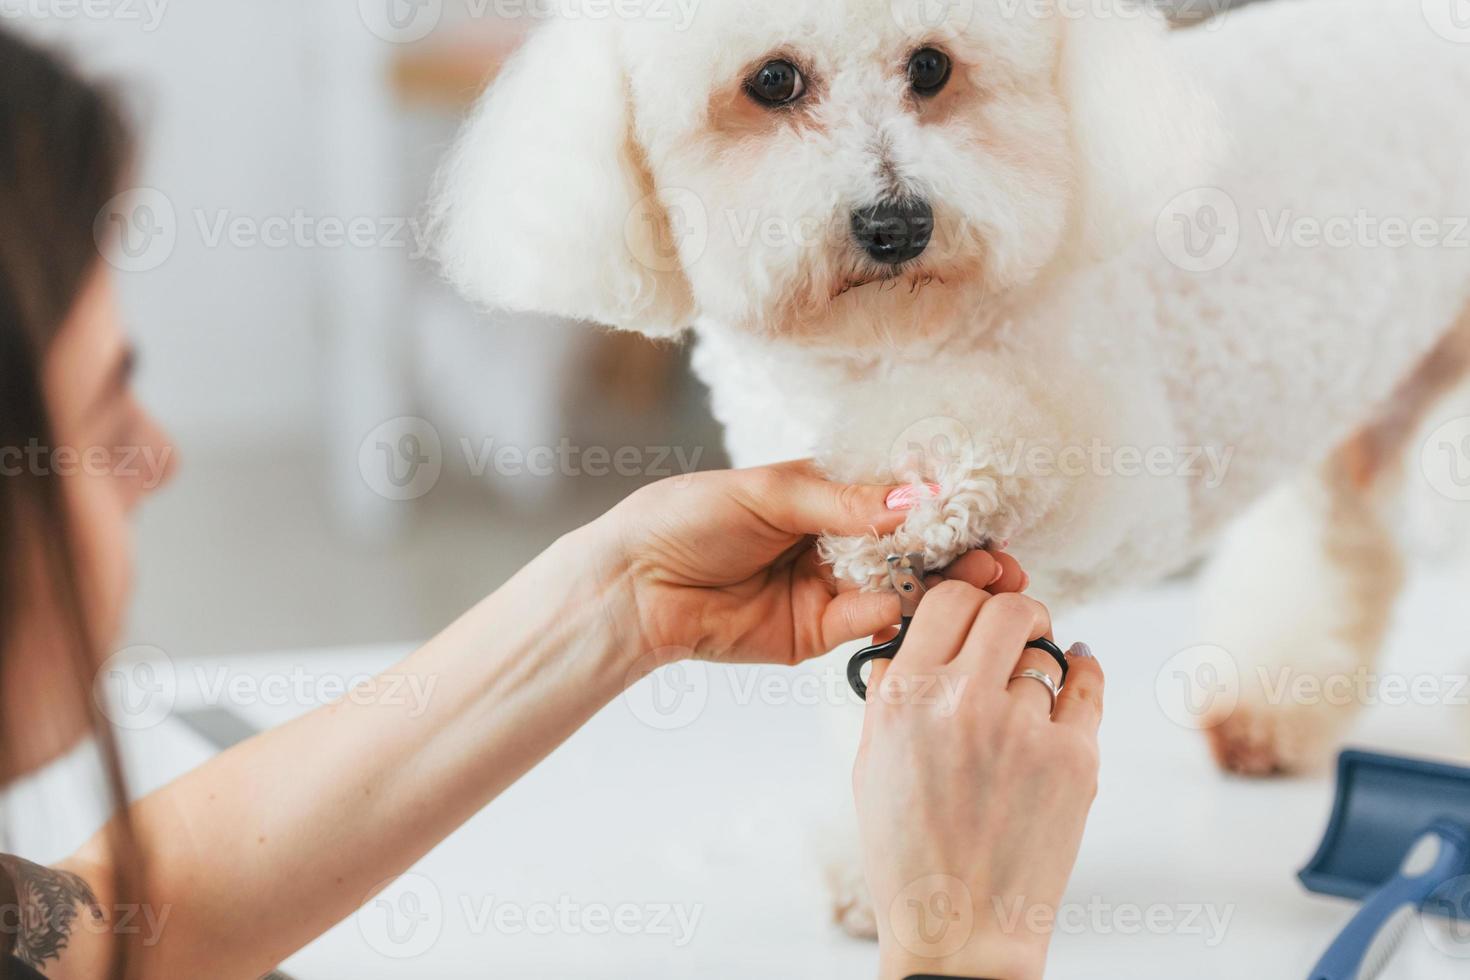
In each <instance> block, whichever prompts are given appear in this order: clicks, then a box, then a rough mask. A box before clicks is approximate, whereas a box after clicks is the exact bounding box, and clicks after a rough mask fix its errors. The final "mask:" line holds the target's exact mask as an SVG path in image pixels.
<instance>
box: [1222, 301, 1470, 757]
mask: <svg viewBox="0 0 1470 980" xmlns="http://www.w3.org/2000/svg"><path fill="white" fill-rule="evenodd" d="M1467 373H1470V313H1467V315H1466V316H1465V317H1464V318H1463V319H1462V320H1461V322H1460V325H1459V326H1458V327H1457V328H1456V329H1455V330H1453V331H1452V332H1451V333H1449V334H1447V335H1446V336H1445V338H1444V339H1443V340H1442V341H1441V342H1440V344H1439V345H1438V346H1437V347H1436V348H1435V349H1434V351H1433V352H1432V353H1431V354H1430V356H1429V357H1427V358H1426V359H1425V360H1424V362H1423V363H1422V364H1421V365H1420V367H1419V369H1418V370H1417V371H1416V372H1415V373H1414V374H1413V375H1412V376H1411V377H1410V378H1409V379H1408V380H1407V381H1406V382H1405V383H1404V384H1403V385H1402V386H1401V387H1400V388H1399V390H1398V391H1397V393H1396V394H1395V396H1394V397H1393V398H1392V399H1391V400H1390V402H1389V405H1388V407H1387V410H1386V411H1385V412H1384V413H1383V414H1382V415H1381V416H1380V417H1379V418H1378V419H1377V420H1376V421H1375V422H1373V423H1372V424H1371V425H1369V426H1368V427H1367V428H1365V429H1363V430H1362V431H1361V432H1359V433H1358V434H1357V435H1356V436H1354V437H1353V438H1352V439H1350V440H1349V441H1348V442H1347V443H1346V444H1344V445H1343V446H1342V447H1340V448H1339V449H1338V450H1337V451H1336V452H1334V453H1333V454H1332V455H1331V456H1330V457H1329V458H1328V459H1327V460H1326V461H1324V462H1323V463H1321V464H1320V465H1318V466H1317V467H1315V468H1314V469H1313V470H1311V471H1309V472H1307V473H1305V474H1303V475H1301V476H1299V477H1298V478H1297V479H1295V480H1294V481H1292V482H1291V483H1289V484H1287V485H1286V486H1283V487H1281V488H1278V489H1277V490H1276V491H1275V492H1273V493H1272V494H1270V495H1269V496H1268V497H1267V498H1265V499H1264V500H1263V501H1261V502H1260V503H1259V504H1257V505H1256V506H1255V508H1253V509H1252V511H1250V512H1249V513H1248V514H1247V515H1246V516H1245V517H1244V518H1243V519H1242V520H1241V522H1240V523H1239V524H1237V525H1236V526H1235V527H1234V528H1233V529H1232V530H1231V531H1230V532H1229V533H1228V534H1227V535H1226V538H1225V540H1224V541H1223V542H1222V546H1221V547H1220V549H1219V550H1218V551H1217V553H1216V555H1215V557H1214V558H1213V559H1212V562H1211V565H1210V567H1209V569H1208V570H1207V572H1206V581H1205V589H1204V595H1205V602H1204V610H1203V611H1204V624H1203V625H1204V633H1203V636H1204V637H1205V638H1206V639H1207V640H1208V642H1211V643H1216V644H1219V645H1220V646H1222V647H1223V648H1224V649H1225V650H1226V651H1227V652H1228V653H1229V654H1230V656H1231V657H1232V658H1233V659H1234V661H1235V663H1236V666H1237V668H1238V671H1239V675H1238V676H1239V688H1238V695H1239V696H1238V698H1235V699H1231V698H1225V699H1221V704H1222V705H1223V706H1224V707H1222V709H1221V710H1220V711H1219V712H1218V713H1217V714H1215V715H1213V716H1207V717H1206V719H1205V722H1206V726H1207V734H1208V737H1209V740H1210V745H1211V748H1212V749H1213V751H1214V754H1215V757H1216V759H1217V761H1218V762H1219V763H1220V765H1221V766H1222V767H1224V768H1225V769H1228V770H1230V771H1233V772H1239V773H1246V774H1252V775H1266V774H1272V773H1286V772H1295V771H1300V770H1303V769H1308V768H1313V767H1315V766H1317V765H1319V764H1320V763H1321V762H1322V761H1324V760H1325V758H1326V756H1327V754H1328V752H1329V751H1330V749H1331V748H1332V747H1333V746H1334V744H1335V743H1336V741H1337V739H1338V738H1339V737H1340V736H1341V734H1342V732H1343V730H1344V729H1345V728H1346V726H1347V725H1348V724H1349V723H1350V722H1351V721H1352V719H1353V717H1354V716H1355V715H1356V712H1357V709H1359V708H1360V707H1361V706H1362V704H1363V702H1364V700H1365V699H1366V697H1367V696H1368V695H1369V694H1371V691H1372V690H1373V689H1374V687H1373V685H1371V684H1369V683H1367V681H1368V679H1369V674H1368V671H1369V670H1370V668H1371V667H1372V664H1373V662H1374V660H1375V659H1376V657H1377V654H1378V651H1379V648H1380V646H1381V644H1382V642H1383V637H1384V633H1385V631H1386V629H1387V627H1388V623H1389V619H1390V616H1391V614H1392V611H1393V606H1394V602H1395V600H1396V598H1397V596H1398V593H1399V590H1400V588H1401V586H1402V583H1403V579H1404V571H1403V559H1402V556H1401V552H1400V543H1399V540H1398V537H1397V535H1396V534H1395V533H1394V531H1393V528H1394V527H1396V526H1397V525H1398V523H1399V522H1398V521H1397V520H1396V519H1395V517H1394V515H1395V514H1396V513H1397V511H1398V509H1399V508H1398V504H1399V501H1400V497H1401V493H1402V490H1403V485H1404V473H1405V470H1406V467H1407V465H1410V463H1411V461H1410V459H1409V457H1410V456H1411V455H1412V456H1413V457H1414V459H1413V460H1412V465H1417V453H1413V454H1411V453H1410V452H1409V449H1410V444H1411V443H1412V442H1413V441H1414V437H1415V435H1416V433H1417V432H1418V430H1419V426H1420V423H1421V422H1422V421H1423V420H1424V418H1425V417H1426V415H1427V413H1429V411H1430V410H1431V409H1432V408H1433V407H1434V406H1435V405H1436V403H1438V402H1440V401H1441V400H1442V399H1443V398H1444V396H1445V395H1446V394H1447V393H1448V392H1450V391H1452V390H1453V389H1455V387H1456V386H1457V385H1459V384H1460V383H1461V382H1462V381H1464V380H1465V378H1466V376H1467ZM1232 702H1233V703H1232Z"/></svg>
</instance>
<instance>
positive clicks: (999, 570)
mask: <svg viewBox="0 0 1470 980" xmlns="http://www.w3.org/2000/svg"><path fill="white" fill-rule="evenodd" d="M1005 573H1006V567H1005V566H1004V565H1002V564H1001V563H1000V562H996V563H995V574H994V575H992V576H990V581H989V582H986V583H985V587H986V588H987V589H988V588H990V587H991V586H992V585H994V584H995V583H996V582H999V581H1000V579H1001V576H1002V575H1004V574H1005Z"/></svg>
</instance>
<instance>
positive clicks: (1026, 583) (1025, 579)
mask: <svg viewBox="0 0 1470 980" xmlns="http://www.w3.org/2000/svg"><path fill="white" fill-rule="evenodd" d="M1030 587H1031V573H1030V572H1022V573H1021V591H1022V592H1025V591H1026V590H1027V589H1029V588H1030Z"/></svg>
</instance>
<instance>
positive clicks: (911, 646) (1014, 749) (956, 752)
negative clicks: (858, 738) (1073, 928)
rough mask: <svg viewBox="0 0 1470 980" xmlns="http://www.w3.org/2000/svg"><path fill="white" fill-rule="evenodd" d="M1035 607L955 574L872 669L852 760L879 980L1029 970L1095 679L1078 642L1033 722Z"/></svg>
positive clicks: (1049, 917) (1039, 632)
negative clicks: (887, 658)
mask: <svg viewBox="0 0 1470 980" xmlns="http://www.w3.org/2000/svg"><path fill="white" fill-rule="evenodd" d="M1050 628H1051V623H1050V618H1049V616H1048V614H1047V611H1046V608H1045V607H1044V606H1042V605H1041V604H1040V603H1037V602H1035V601H1034V600H1032V599H1029V598H1026V597H1025V596H1020V595H999V596H992V595H990V594H988V593H986V592H982V591H980V590H978V589H975V588H973V587H972V586H969V585H966V584H964V583H960V582H953V583H949V584H944V585H940V586H938V587H937V588H935V589H933V590H931V591H930V592H929V594H928V595H927V596H925V598H924V602H923V605H921V606H920V607H919V613H918V615H917V616H916V617H915V618H914V622H913V625H912V626H911V627H910V628H909V633H908V637H907V638H906V640H905V642H904V645H903V648H902V650H900V651H899V654H898V656H897V657H896V658H895V659H894V660H893V663H892V664H891V665H888V664H884V663H882V662H881V661H880V662H879V663H877V664H875V667H874V675H873V677H872V679H871V681H870V683H869V696H868V704H867V717H866V720H865V724H864V728H863V738H862V746H861V748H860V749H859V751H858V759H857V766H856V768H855V770H854V789H855V790H856V793H857V804H858V821H859V825H860V827H861V830H862V842H863V854H864V866H865V868H866V870H867V878H868V885H869V887H870V888H871V889H872V891H873V903H874V904H873V907H874V910H875V912H876V914H877V918H878V934H879V942H880V945H881V952H882V964H883V965H882V973H881V976H882V978H883V980H901V978H903V977H907V976H911V975H914V974H939V975H944V976H956V977H994V978H999V980H1031V978H1038V977H1040V976H1041V975H1042V968H1043V966H1044V964H1045V961H1046V949H1047V944H1048V942H1049V940H1050V938H1051V925H1052V922H1053V921H1054V917H1055V915H1056V913H1057V905H1058V903H1059V902H1060V901H1061V897H1062V892H1063V890H1064V888H1065V887H1066V884H1067V879H1068V878H1069V877H1070V876H1071V873H1072V866H1073V864H1074V863H1075V862H1076V860H1077V851H1078V848H1079V847H1080V846H1081V841H1082V829H1083V825H1084V823H1085V822H1086V820H1087V812H1088V810H1089V808H1090V807H1091V805H1092V800H1093V797H1094V796H1095V795H1096V792H1097V770H1098V752H1097V729H1098V724H1099V722H1100V721H1101V718H1102V693H1103V677H1102V671H1101V670H1100V669H1099V668H1098V665H1097V661H1096V660H1094V659H1092V656H1091V652H1090V651H1089V650H1088V649H1087V648H1086V646H1084V645H1082V644H1078V645H1077V646H1074V647H1073V648H1072V650H1071V651H1070V653H1069V656H1068V663H1069V673H1068V676H1067V685H1066V687H1065V688H1064V689H1063V690H1062V694H1061V697H1060V699H1059V700H1058V701H1057V707H1056V712H1055V714H1053V715H1051V716H1050V717H1049V716H1048V711H1049V709H1050V708H1051V695H1050V694H1049V693H1048V691H1047V689H1046V687H1045V686H1044V685H1043V684H1041V683H1040V682H1039V681H1036V680H1032V679H1029V678H1020V679H1017V680H1014V681H1011V680H1010V678H1011V677H1012V676H1013V675H1014V674H1016V673H1017V672H1018V671H1021V670H1026V669H1028V668H1034V669H1037V670H1043V671H1046V672H1047V673H1048V674H1049V675H1050V676H1051V677H1052V678H1053V679H1054V680H1057V681H1060V679H1061V676H1060V675H1061V671H1060V669H1058V667H1057V665H1056V663H1055V662H1054V661H1053V660H1052V659H1051V657H1049V656H1047V655H1046V654H1043V653H1038V652H1036V651H1034V650H1023V647H1024V645H1025V643H1026V642H1027V641H1029V640H1033V639H1036V638H1038V637H1042V636H1046V635H1047V634H1048V632H1049V631H1050Z"/></svg>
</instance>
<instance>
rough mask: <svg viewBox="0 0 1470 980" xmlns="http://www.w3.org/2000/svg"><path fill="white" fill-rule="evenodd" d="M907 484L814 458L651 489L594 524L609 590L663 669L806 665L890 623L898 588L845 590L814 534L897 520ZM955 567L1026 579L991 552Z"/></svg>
mask: <svg viewBox="0 0 1470 980" xmlns="http://www.w3.org/2000/svg"><path fill="white" fill-rule="evenodd" d="M893 489H894V488H893V487H883V486H844V485H841V484H836V483H830V482H828V481H827V480H825V479H823V478H822V477H821V476H820V475H818V473H817V471H816V469H815V468H814V467H813V466H812V465H811V464H810V463H807V462H798V463H786V464H782V465H780V466H769V467H763V468H760V469H751V470H735V471H727V472H714V473H696V474H693V475H692V476H687V477H679V478H675V479H672V480H665V481H663V482H661V483H656V484H654V485H652V486H649V487H645V488H644V489H642V490H640V491H638V492H637V493H635V494H633V495H632V496H631V497H629V498H628V499H627V500H626V501H624V502H623V503H622V504H620V505H619V506H618V507H616V508H614V509H613V510H612V511H610V512H609V513H608V514H607V515H606V516H604V517H603V518H601V519H600V520H599V521H597V522H595V523H594V524H593V525H591V526H590V527H589V528H588V529H587V533H588V534H590V535H592V539H591V540H592V541H593V542H595V543H594V544H593V546H592V550H593V553H594V554H595V555H596V556H597V560H598V565H599V566H600V567H599V575H600V577H601V578H602V580H603V582H604V583H605V584H604V586H603V588H602V589H601V590H600V591H601V593H602V594H603V595H609V594H611V595H612V596H613V597H614V598H613V599H612V601H611V602H610V607H611V608H610V609H609V615H610V616H612V617H613V622H612V623H611V624H610V627H611V628H612V629H614V630H616V631H618V632H619V634H620V635H627V636H629V637H630V641H631V642H637V643H639V644H641V653H642V654H645V655H650V654H651V655H653V656H651V657H647V661H648V663H647V665H648V666H649V667H652V666H655V665H657V664H658V663H662V662H664V661H666V660H671V659H678V658H679V657H682V656H695V657H700V658H704V659H713V660H726V661H743V662H752V663H782V664H796V663H800V662H801V661H803V660H806V659H808V658H810V657H815V656H818V655H820V654H823V653H826V652H827V651H829V650H832V649H834V648H835V647H837V646H839V645H841V644H842V643H846V642H848V641H850V640H855V639H858V638H860V637H864V636H869V635H871V634H873V633H874V632H877V631H879V630H882V629H884V628H885V627H889V626H891V625H893V624H894V623H895V622H897V620H898V615H899V610H898V599H897V597H896V596H895V595H893V594H892V593H877V592H859V591H856V590H854V589H851V588H849V587H847V586H839V584H838V583H837V582H836V581H835V580H834V579H833V577H832V575H831V571H830V569H828V567H827V566H826V565H824V564H823V563H822V561H821V559H820V558H819V557H818V555H817V552H816V547H815V543H814V538H815V536H816V535H818V534H821V533H823V532H832V533H835V534H869V533H878V534H883V533H887V532H889V531H892V530H894V529H895V528H897V527H898V526H899V524H901V523H902V522H903V519H904V514H903V512H902V511H892V510H889V509H888V506H887V504H886V499H887V497H888V494H889V493H890V492H891V491H892V490H893ZM944 576H945V577H949V578H957V579H960V580H962V581H966V582H970V583H972V584H974V585H975V586H977V587H988V588H990V589H992V590H993V591H1014V590H1018V589H1021V588H1023V587H1024V584H1025V581H1026V576H1025V573H1024V572H1023V571H1022V570H1021V568H1020V566H1019V565H1018V564H1017V563H1016V561H1015V559H1013V558H1010V557H1009V556H1006V555H1001V554H991V553H989V552H984V551H978V552H972V553H971V554H969V555H966V556H965V557H964V558H962V559H961V560H959V561H957V562H955V563H954V565H952V566H951V567H950V568H949V569H946V571H945V573H944ZM932 581H934V582H938V581H941V578H940V577H935V578H933V579H932ZM633 637H636V639H632V638H633Z"/></svg>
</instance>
